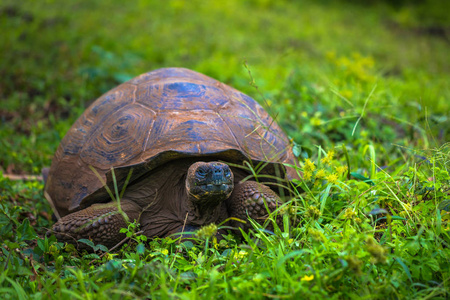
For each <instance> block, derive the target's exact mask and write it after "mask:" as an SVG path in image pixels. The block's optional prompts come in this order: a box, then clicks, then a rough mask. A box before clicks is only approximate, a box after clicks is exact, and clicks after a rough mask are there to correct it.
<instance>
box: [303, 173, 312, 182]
mask: <svg viewBox="0 0 450 300" xmlns="http://www.w3.org/2000/svg"><path fill="white" fill-rule="evenodd" d="M311 177H312V173H311V172H310V171H305V172H303V179H304V180H305V181H310V180H311Z"/></svg>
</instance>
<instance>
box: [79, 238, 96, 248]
mask: <svg viewBox="0 0 450 300" xmlns="http://www.w3.org/2000/svg"><path fill="white" fill-rule="evenodd" d="M78 241H79V242H80V243H83V244H86V245H88V246H90V247H92V248H94V247H95V245H94V243H93V242H92V241H90V240H88V239H79V240H78Z"/></svg>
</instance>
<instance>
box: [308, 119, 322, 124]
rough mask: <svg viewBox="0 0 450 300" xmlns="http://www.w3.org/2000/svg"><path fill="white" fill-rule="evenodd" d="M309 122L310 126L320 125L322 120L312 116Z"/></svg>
mask: <svg viewBox="0 0 450 300" xmlns="http://www.w3.org/2000/svg"><path fill="white" fill-rule="evenodd" d="M309 122H310V123H311V125H312V126H320V125H322V120H321V119H320V118H318V117H312V118H311V119H310V120H309Z"/></svg>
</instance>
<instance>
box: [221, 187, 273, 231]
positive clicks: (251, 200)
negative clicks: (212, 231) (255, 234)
mask: <svg viewBox="0 0 450 300" xmlns="http://www.w3.org/2000/svg"><path fill="white" fill-rule="evenodd" d="M281 203H282V202H281V200H280V197H279V196H278V195H277V194H276V193H275V192H274V191H272V190H271V189H270V188H269V187H268V186H266V185H264V184H261V183H258V182H256V181H246V182H243V183H239V184H237V185H236V186H235V187H234V191H233V193H232V194H231V196H230V198H229V199H228V203H227V204H228V205H227V206H228V212H229V215H230V217H235V218H238V219H241V220H244V221H246V220H248V217H250V218H252V219H254V220H255V221H257V222H258V223H259V224H261V225H263V224H264V221H265V220H266V219H267V217H268V216H269V212H268V211H267V208H268V209H269V211H270V212H273V211H274V210H276V209H277V208H278V207H279V206H280V205H281ZM266 205H267V207H266ZM281 220H282V218H281V216H277V224H278V225H280V222H281ZM233 225H234V226H236V227H240V228H242V229H243V230H244V231H248V230H249V229H252V228H253V226H252V225H251V223H250V222H248V221H247V223H246V224H243V223H240V222H237V221H233ZM266 228H267V229H269V230H273V226H272V223H271V222H270V223H269V224H268V226H267V227H266Z"/></svg>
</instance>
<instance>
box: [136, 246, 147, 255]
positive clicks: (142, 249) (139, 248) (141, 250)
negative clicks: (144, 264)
mask: <svg viewBox="0 0 450 300" xmlns="http://www.w3.org/2000/svg"><path fill="white" fill-rule="evenodd" d="M144 252H145V245H144V244H143V243H140V244H138V245H137V246H136V253H137V254H144Z"/></svg>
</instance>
